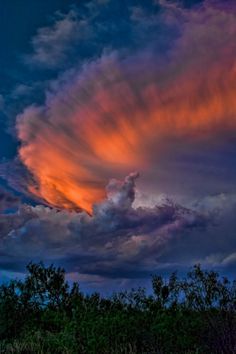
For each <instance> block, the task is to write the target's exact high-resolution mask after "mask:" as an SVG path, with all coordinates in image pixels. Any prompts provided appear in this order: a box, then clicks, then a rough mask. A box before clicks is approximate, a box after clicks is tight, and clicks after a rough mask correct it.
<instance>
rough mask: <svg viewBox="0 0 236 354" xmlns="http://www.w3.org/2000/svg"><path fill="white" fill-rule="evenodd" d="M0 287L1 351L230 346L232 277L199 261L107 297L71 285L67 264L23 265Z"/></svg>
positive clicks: (235, 348)
mask: <svg viewBox="0 0 236 354" xmlns="http://www.w3.org/2000/svg"><path fill="white" fill-rule="evenodd" d="M27 270H28V275H27V276H26V278H25V280H24V281H12V282H10V283H9V284H7V285H1V286H0V353H26V354H28V353H29V354H30V353H32V354H37V353H53V354H56V353H71V354H76V353H79V354H87V353H88V354H90V353H91V354H93V353H94V354H106V353H107V354H118V353H123V354H128V353H129V354H131V353H137V354H144V353H145V354H152V353H153V354H154V353H155V354H165V353H166V354H171V353H172V354H178V353H179V354H184V353H186V354H187V353H189V354H191V353H192V354H194V353H195V354H197V353H198V354H201V353H202V354H208V353H209V354H214V353H216V354H218V353H219V354H224V353H225V354H230V353H236V316H235V314H236V283H235V282H230V281H229V280H228V279H226V278H223V279H221V278H220V277H219V275H218V274H217V273H216V272H213V271H203V270H202V269H201V267H200V266H199V265H197V266H195V267H194V268H193V270H192V271H191V272H190V273H188V274H187V277H186V278H185V279H179V278H178V277H177V274H176V273H173V274H172V275H171V276H170V277H169V279H167V280H166V279H164V278H163V277H161V276H157V275H156V276H153V278H152V285H153V294H152V295H147V294H146V292H145V289H142V288H139V289H137V290H134V289H133V290H131V291H124V292H120V293H117V294H114V295H113V296H112V297H110V298H103V297H101V296H100V294H98V293H93V294H92V295H84V294H83V293H81V291H80V289H79V286H78V284H76V283H75V284H73V285H72V286H69V285H68V283H67V282H66V281H65V271H64V270H63V269H61V268H56V267H54V266H50V267H44V265H43V264H32V263H31V264H29V265H28V266H27Z"/></svg>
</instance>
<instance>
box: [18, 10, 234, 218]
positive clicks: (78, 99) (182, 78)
mask: <svg viewBox="0 0 236 354" xmlns="http://www.w3.org/2000/svg"><path fill="white" fill-rule="evenodd" d="M181 15H182V16H183V18H182V20H181V21H182V23H184V24H179V27H180V30H181V36H180V37H179V38H178V39H177V40H176V42H175V43H174V45H173V49H172V51H170V52H169V53H168V54H166V55H165V57H164V55H162V56H160V55H159V54H158V53H155V50H154V49H153V48H154V47H155V45H154V44H153V45H151V46H150V47H149V48H148V49H145V51H140V52H139V53H136V55H133V56H131V55H130V56H129V57H126V58H124V57H123V58H121V57H120V56H118V55H117V54H111V55H109V56H104V57H102V58H101V59H99V60H97V61H96V62H93V63H91V64H89V65H87V66H85V67H84V69H83V70H82V72H80V73H79V74H76V75H74V76H73V78H72V77H70V76H69V74H68V80H67V82H66V83H64V84H63V86H62V87H60V85H58V88H57V90H56V91H55V92H54V93H51V94H48V98H47V101H46V103H45V106H43V107H35V106H31V107H28V108H27V109H26V110H25V111H24V113H23V114H22V115H20V116H19V117H18V125H17V128H18V136H19V139H20V141H21V143H22V144H21V147H20V150H19V156H20V158H21V160H22V162H23V163H24V164H25V166H26V167H27V168H28V169H29V171H30V172H31V173H32V175H33V177H34V180H35V184H34V185H30V186H29V190H30V191H31V192H32V193H33V194H34V195H36V196H37V197H39V198H41V199H42V200H44V201H46V202H47V203H49V204H50V205H53V206H56V207H59V208H66V209H80V208H81V209H85V210H87V211H89V212H91V210H92V209H91V208H92V205H93V204H94V203H96V202H97V201H99V200H101V199H103V198H104V196H105V190H104V187H105V185H106V183H107V180H108V179H110V178H111V177H114V176H116V175H117V173H118V175H119V174H127V173H129V172H130V171H132V170H141V171H143V170H146V171H148V170H149V169H151V168H152V163H153V156H155V161H156V159H157V158H158V155H162V154H164V147H165V146H166V144H167V145H168V142H169V141H173V139H181V140H182V141H185V143H186V146H187V144H188V141H189V140H195V141H196V142H198V141H199V142H201V141H202V139H209V137H211V139H215V140H216V141H217V139H223V138H224V137H225V136H227V134H229V133H230V132H235V131H236V99H235V97H236V59H235V58H236V42H235V38H236V13H235V11H233V10H232V11H230V12H229V11H224V10H223V9H219V8H218V9H217V8H214V7H211V6H205V7H203V8H202V9H200V10H198V11H195V12H194V11H191V10H189V11H187V13H186V12H184V11H183V12H182V13H181ZM185 16H186V17H185Z"/></svg>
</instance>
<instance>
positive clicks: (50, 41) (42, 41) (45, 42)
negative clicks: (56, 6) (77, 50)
mask: <svg viewBox="0 0 236 354" xmlns="http://www.w3.org/2000/svg"><path fill="white" fill-rule="evenodd" d="M56 15H57V17H56V20H55V22H54V23H53V25H52V26H48V27H42V28H39V29H38V31H37V34H36V35H35V36H34V37H33V39H32V47H33V53H32V54H31V55H28V56H27V57H26V62H27V63H28V64H31V65H34V66H38V67H42V68H48V69H56V68H58V67H60V66H61V65H63V63H64V61H65V59H66V58H68V55H69V53H70V50H71V49H72V48H73V45H74V44H75V43H77V45H78V42H80V41H82V42H83V41H87V40H88V39H89V37H90V35H91V33H90V28H89V24H88V22H87V21H86V20H85V19H79V18H78V15H77V12H76V11H75V10H70V11H69V12H68V13H67V14H61V13H57V14H56Z"/></svg>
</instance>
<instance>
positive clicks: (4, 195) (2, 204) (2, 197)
mask: <svg viewBox="0 0 236 354" xmlns="http://www.w3.org/2000/svg"><path fill="white" fill-rule="evenodd" d="M19 203H20V200H19V198H17V197H15V196H14V195H13V194H11V193H10V192H8V191H6V190H4V189H3V188H0V213H2V212H5V211H6V210H7V209H12V208H15V207H17V206H18V205H19Z"/></svg>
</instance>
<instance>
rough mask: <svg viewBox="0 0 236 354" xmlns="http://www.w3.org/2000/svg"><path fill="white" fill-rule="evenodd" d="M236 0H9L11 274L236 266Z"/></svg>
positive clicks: (105, 281)
mask: <svg viewBox="0 0 236 354" xmlns="http://www.w3.org/2000/svg"><path fill="white" fill-rule="evenodd" d="M235 36H236V4H235V2H234V1H231V0H226V1H218V0H198V1H196V0H188V1H187V0H185V1H174V0H173V1H170V0H169V1H168V0H147V1H141V0H123V1H121V0H120V1H116V0H88V1H82V0H81V1H79V0H74V1H68V0H51V1H46V0H45V1H44V0H43V1H38V0H35V1H34V2H32V1H29V0H12V1H8V0H0V44H1V48H2V50H1V55H0V274H1V278H2V279H9V278H11V277H12V276H16V275H17V276H21V275H22V274H24V270H25V266H26V264H27V263H29V262H30V261H34V262H39V261H43V262H44V263H45V264H50V263H53V264H55V265H60V266H63V267H64V268H65V269H66V271H67V275H68V277H69V279H74V280H79V281H80V282H81V283H82V284H83V285H84V287H85V288H86V289H92V290H94V289H95V290H101V291H110V290H111V289H123V288H130V287H132V286H136V285H137V284H138V285H146V284H148V282H150V276H151V274H154V273H162V274H168V273H170V272H172V271H175V270H178V271H179V272H183V271H185V270H188V269H189V267H191V266H193V265H194V264H196V263H201V264H202V266H204V267H206V268H214V269H217V270H218V271H220V272H221V273H222V274H226V275H229V276H232V275H233V274H234V272H235V268H236V238H235V230H236V218H235V212H236V183H235V180H236V100H235V94H236V43H235Z"/></svg>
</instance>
